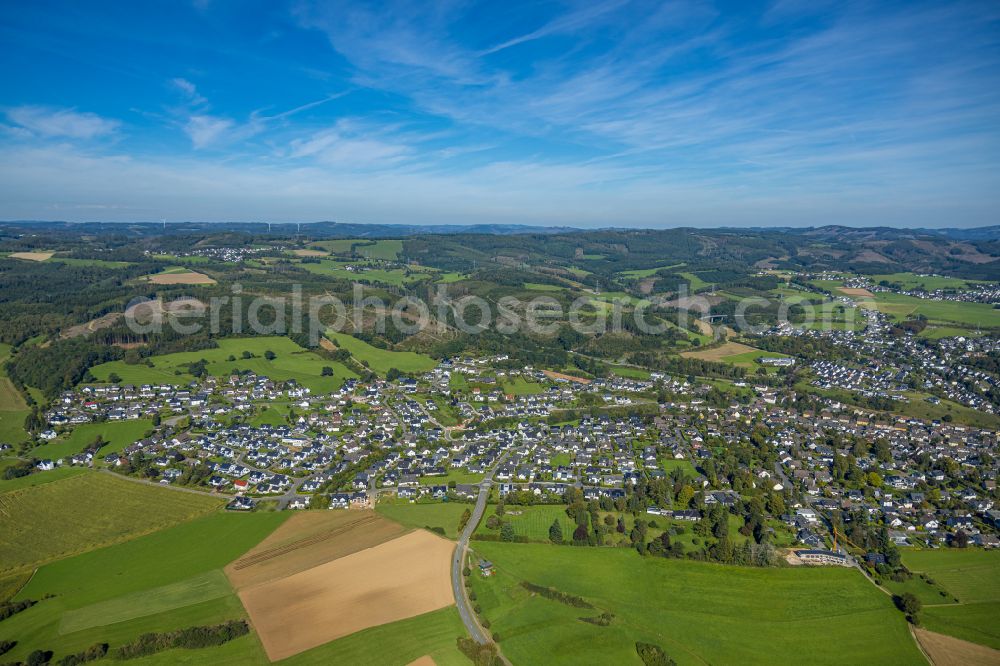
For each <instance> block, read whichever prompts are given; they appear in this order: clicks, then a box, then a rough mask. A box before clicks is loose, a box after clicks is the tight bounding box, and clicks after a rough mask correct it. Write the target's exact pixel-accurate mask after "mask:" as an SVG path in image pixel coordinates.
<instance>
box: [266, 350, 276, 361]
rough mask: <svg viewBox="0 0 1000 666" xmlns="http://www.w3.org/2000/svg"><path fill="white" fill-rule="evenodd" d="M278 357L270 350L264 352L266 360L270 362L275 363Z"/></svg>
mask: <svg viewBox="0 0 1000 666" xmlns="http://www.w3.org/2000/svg"><path fill="white" fill-rule="evenodd" d="M276 356H277V355H276V354H275V353H274V352H273V351H271V350H270V349H268V350H267V351H266V352H264V358H266V359H267V360H268V361H273V360H274V359H275V358H276Z"/></svg>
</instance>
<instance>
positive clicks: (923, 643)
mask: <svg viewBox="0 0 1000 666" xmlns="http://www.w3.org/2000/svg"><path fill="white" fill-rule="evenodd" d="M913 634H914V635H915V636H916V637H917V642H918V643H920V647H922V648H923V649H924V652H926V653H927V655H928V656H929V657H930V658H931V661H933V662H934V666H990V665H992V666H996V664H1000V650H994V649H993V648H988V647H986V646H985V645H977V644H976V643H970V642H969V641H963V640H961V639H958V638H952V637H951V636H945V635H944V634H937V633H934V632H933V631H927V630H926V629H914V630H913Z"/></svg>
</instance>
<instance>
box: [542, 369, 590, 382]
mask: <svg viewBox="0 0 1000 666" xmlns="http://www.w3.org/2000/svg"><path fill="white" fill-rule="evenodd" d="M542 373H543V374H544V375H545V376H546V377H550V378H552V379H565V380H566V381H569V382H576V383H577V384H589V383H590V380H589V379H585V378H584V377H574V376H573V375H567V374H563V373H561V372H553V371H552V370H542Z"/></svg>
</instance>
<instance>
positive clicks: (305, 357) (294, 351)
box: [91, 336, 358, 393]
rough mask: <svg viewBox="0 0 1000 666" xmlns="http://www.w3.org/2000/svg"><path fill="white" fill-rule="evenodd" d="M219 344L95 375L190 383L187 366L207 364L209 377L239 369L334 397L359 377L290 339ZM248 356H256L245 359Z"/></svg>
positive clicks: (104, 368) (116, 365)
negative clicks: (327, 369)
mask: <svg viewBox="0 0 1000 666" xmlns="http://www.w3.org/2000/svg"><path fill="white" fill-rule="evenodd" d="M218 343H219V346H218V348H216V349H202V350H199V351H193V352H178V353H176V354H166V355H163V356H154V357H152V358H151V359H149V360H150V361H151V362H152V363H153V367H148V366H146V365H144V364H136V365H129V364H127V363H125V362H124V361H111V362H110V363H103V364H101V365H98V366H96V367H94V368H92V369H91V373H92V374H93V375H94V377H96V378H97V379H98V381H102V382H106V381H108V380H109V378H110V376H111V375H112V374H117V375H118V376H119V377H121V380H122V382H123V383H126V384H187V383H189V382H191V381H192V380H193V379H194V377H192V376H191V375H190V374H189V373H188V366H190V365H191V364H192V363H195V362H196V361H198V360H200V359H205V360H206V361H207V362H208V364H207V366H206V369H207V371H208V373H209V374H212V375H215V376H217V377H224V376H226V375H228V374H230V373H231V372H232V371H233V370H234V369H236V370H249V371H251V372H254V373H256V374H258V375H263V376H266V377H270V378H271V379H273V380H275V381H287V380H290V379H294V380H295V381H297V382H298V383H299V384H301V385H303V386H305V387H307V388H309V389H310V390H311V391H313V392H314V393H329V392H331V391H334V390H336V389H337V388H339V387H340V386H341V384H343V383H344V381H345V380H346V379H350V378H355V377H357V376H358V375H357V374H356V373H355V372H353V371H351V370H349V369H348V368H347V367H345V366H344V365H342V364H340V363H337V362H334V361H330V360H327V359H325V358H323V357H322V356H320V355H319V354H317V353H315V352H312V351H309V350H307V349H304V348H303V347H300V346H299V345H297V344H296V343H295V342H292V340H290V339H289V338H286V337H279V336H268V337H254V338H226V339H224V340H219V341H218ZM245 351H247V352H250V353H251V354H252V355H253V357H252V358H249V359H245V358H243V352H245ZM267 351H273V352H274V353H275V359H274V360H273V361H269V360H267V359H266V358H264V354H265V352H267ZM229 357H233V360H229ZM324 366H329V367H331V368H333V376H332V377H324V376H323V375H322V369H323V367H324Z"/></svg>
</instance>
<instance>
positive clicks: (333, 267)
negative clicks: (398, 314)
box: [299, 259, 431, 287]
mask: <svg viewBox="0 0 1000 666" xmlns="http://www.w3.org/2000/svg"><path fill="white" fill-rule="evenodd" d="M299 265H300V266H301V267H302V268H303V269H304V270H307V271H309V272H310V273H315V274H316V275H325V276H327V277H332V278H338V279H341V280H350V281H351V282H357V281H360V280H364V281H367V282H380V283H383V284H389V285H393V286H396V287H401V286H403V285H404V284H408V283H411V282H418V281H420V280H424V279H427V277H428V276H429V275H431V274H430V273H425V272H422V271H407V270H405V269H403V268H390V269H385V268H376V267H370V268H365V269H364V270H360V271H353V270H347V266H349V265H355V266H356V265H358V262H343V261H336V260H333V259H322V260H320V262H319V263H308V264H299Z"/></svg>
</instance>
